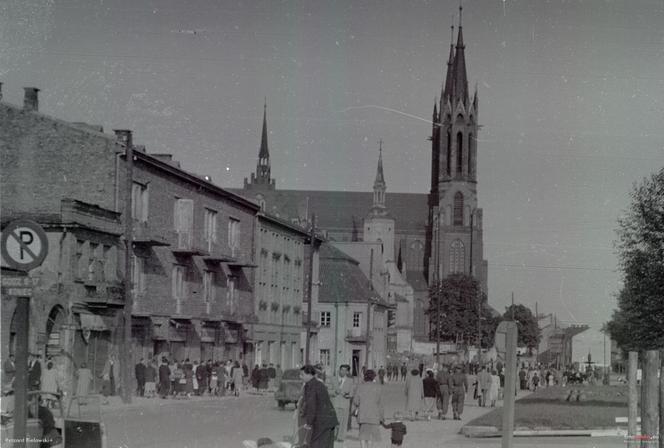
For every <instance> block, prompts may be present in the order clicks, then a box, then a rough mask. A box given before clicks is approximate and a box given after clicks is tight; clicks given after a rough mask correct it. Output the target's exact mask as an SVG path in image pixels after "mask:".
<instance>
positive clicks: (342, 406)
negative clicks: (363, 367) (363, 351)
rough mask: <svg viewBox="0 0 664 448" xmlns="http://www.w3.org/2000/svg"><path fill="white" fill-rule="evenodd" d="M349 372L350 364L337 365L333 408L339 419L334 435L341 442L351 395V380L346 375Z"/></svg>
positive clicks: (344, 436)
mask: <svg viewBox="0 0 664 448" xmlns="http://www.w3.org/2000/svg"><path fill="white" fill-rule="evenodd" d="M349 372H350V366H349V365H348V364H342V365H341V366H340V367H339V378H338V381H337V382H336V384H335V387H334V409H335V411H336V413H337V419H338V420H339V426H337V436H336V439H337V441H338V442H343V441H344V439H345V438H346V427H347V426H348V417H349V415H350V399H351V397H352V396H353V382H352V380H351V379H350V378H349V377H348V373H349Z"/></svg>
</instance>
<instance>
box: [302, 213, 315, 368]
mask: <svg viewBox="0 0 664 448" xmlns="http://www.w3.org/2000/svg"><path fill="white" fill-rule="evenodd" d="M309 243H310V246H309V266H308V274H309V278H308V280H307V299H308V300H309V302H308V303H307V337H306V340H305V342H304V346H305V349H304V363H305V364H309V351H310V350H309V349H310V345H311V342H310V339H311V302H312V301H313V300H312V295H313V294H312V291H313V281H314V251H315V248H314V245H315V244H316V214H315V213H313V214H312V215H311V236H310V241H309Z"/></svg>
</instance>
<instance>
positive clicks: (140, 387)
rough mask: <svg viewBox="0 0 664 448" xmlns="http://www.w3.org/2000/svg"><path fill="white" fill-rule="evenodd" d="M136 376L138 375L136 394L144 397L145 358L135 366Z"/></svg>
mask: <svg viewBox="0 0 664 448" xmlns="http://www.w3.org/2000/svg"><path fill="white" fill-rule="evenodd" d="M134 376H135V377H136V396H138V397H142V396H144V395H145V364H143V358H141V360H140V361H138V364H136V366H135V367H134Z"/></svg>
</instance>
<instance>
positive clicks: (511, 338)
mask: <svg viewBox="0 0 664 448" xmlns="http://www.w3.org/2000/svg"><path fill="white" fill-rule="evenodd" d="M517 335H518V329H517V326H516V322H513V321H503V322H501V323H500V324H499V325H498V329H497V330H496V350H497V351H498V352H499V353H500V352H503V353H504V354H505V393H504V394H503V436H502V445H501V447H502V448H512V439H513V433H514V395H515V393H516V376H517V375H516V368H517V365H516V361H517V358H516V343H517Z"/></svg>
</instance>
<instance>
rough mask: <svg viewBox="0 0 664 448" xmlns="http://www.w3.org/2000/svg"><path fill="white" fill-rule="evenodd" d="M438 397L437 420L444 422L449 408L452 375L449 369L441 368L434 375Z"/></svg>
mask: <svg viewBox="0 0 664 448" xmlns="http://www.w3.org/2000/svg"><path fill="white" fill-rule="evenodd" d="M436 380H437V381H438V387H439V388H440V395H439V400H438V418H439V419H441V420H445V416H446V415H447V409H448V408H449V406H450V394H451V392H452V375H451V374H450V369H449V367H445V366H444V367H442V368H441V369H440V370H439V371H438V374H437V375H436Z"/></svg>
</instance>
